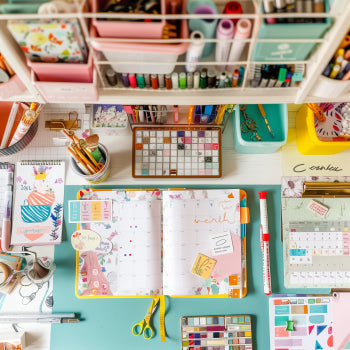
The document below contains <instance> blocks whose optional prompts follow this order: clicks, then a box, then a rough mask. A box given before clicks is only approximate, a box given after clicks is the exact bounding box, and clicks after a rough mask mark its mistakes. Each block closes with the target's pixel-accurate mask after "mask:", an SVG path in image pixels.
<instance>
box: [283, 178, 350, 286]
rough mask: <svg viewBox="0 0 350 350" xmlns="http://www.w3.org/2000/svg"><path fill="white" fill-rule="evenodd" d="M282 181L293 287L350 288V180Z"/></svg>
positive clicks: (287, 270) (287, 267)
mask: <svg viewBox="0 0 350 350" xmlns="http://www.w3.org/2000/svg"><path fill="white" fill-rule="evenodd" d="M317 180H318V182H314V179H311V178H310V179H309V178H306V177H285V178H284V179H282V202H281V205H282V229H283V258H284V282H285V286H286V287H287V288H350V183H349V182H338V181H336V182H332V180H333V181H335V180H336V178H333V179H332V178H329V177H328V178H323V179H322V177H318V178H317Z"/></svg>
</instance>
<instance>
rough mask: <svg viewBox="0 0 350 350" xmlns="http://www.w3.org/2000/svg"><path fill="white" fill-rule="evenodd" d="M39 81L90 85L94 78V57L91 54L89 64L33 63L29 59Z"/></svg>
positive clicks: (28, 61)
mask: <svg viewBox="0 0 350 350" xmlns="http://www.w3.org/2000/svg"><path fill="white" fill-rule="evenodd" d="M27 65H28V66H29V67H30V68H32V70H33V71H34V72H35V74H36V76H37V77H38V79H39V80H43V81H54V82H74V83H89V82H91V81H92V78H93V57H92V53H91V52H90V53H89V57H88V61H87V63H46V62H32V61H30V60H29V59H28V58H27Z"/></svg>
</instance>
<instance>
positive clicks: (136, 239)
mask: <svg viewBox="0 0 350 350" xmlns="http://www.w3.org/2000/svg"><path fill="white" fill-rule="evenodd" d="M79 196H80V200H81V201H85V200H94V201H99V200H103V201H105V200H112V221H109V222H98V221H96V222H89V223H82V224H80V225H79V226H78V229H79V230H78V232H79V231H80V230H92V231H94V232H95V233H97V234H98V235H99V236H100V238H101V240H100V242H99V244H98V246H96V247H95V248H94V249H88V250H86V251H82V250H80V251H78V253H77V276H76V282H77V284H76V293H77V296H78V297H100V296H110V297H111V296H142V295H157V294H165V295H172V296H184V295H186V296H191V295H192V296H222V297H225V296H226V297H233V298H241V297H244V296H245V294H246V268H245V224H241V223H245V222H246V221H245V217H246V215H242V216H241V207H245V192H243V191H240V190H238V189H220V190H181V191H179V190H169V191H158V190H150V191H144V190H140V191H137V190H130V191H129V190H93V189H89V190H82V191H80V193H79ZM75 236H76V237H75V238H77V235H75ZM79 249H80V248H79Z"/></svg>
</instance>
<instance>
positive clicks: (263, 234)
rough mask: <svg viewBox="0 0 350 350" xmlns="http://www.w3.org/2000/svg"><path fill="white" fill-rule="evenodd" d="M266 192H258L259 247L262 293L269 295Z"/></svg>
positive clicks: (269, 274)
mask: <svg viewBox="0 0 350 350" xmlns="http://www.w3.org/2000/svg"><path fill="white" fill-rule="evenodd" d="M266 195H267V192H259V198H260V222H261V224H260V246H261V251H262V255H263V279H264V293H265V294H266V295H270V294H271V272H270V253H269V240H270V236H269V227H268V217H267V204H266Z"/></svg>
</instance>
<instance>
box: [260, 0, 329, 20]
mask: <svg viewBox="0 0 350 350" xmlns="http://www.w3.org/2000/svg"><path fill="white" fill-rule="evenodd" d="M263 4H264V12H265V13H300V15H301V16H305V13H322V12H324V10H325V1H324V0H264V1H263ZM324 21H325V20H324V18H267V19H266V23H267V24H275V23H312V22H324Z"/></svg>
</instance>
